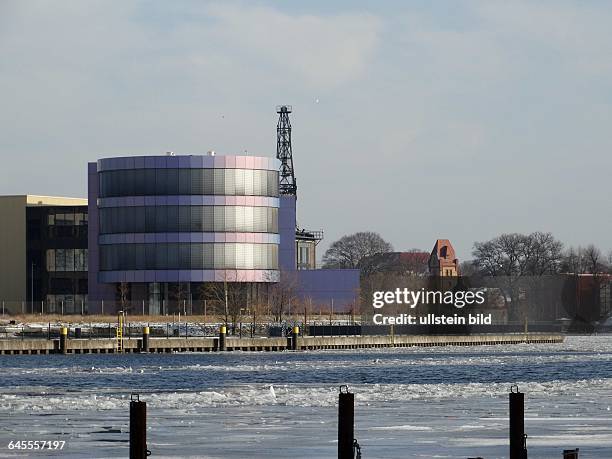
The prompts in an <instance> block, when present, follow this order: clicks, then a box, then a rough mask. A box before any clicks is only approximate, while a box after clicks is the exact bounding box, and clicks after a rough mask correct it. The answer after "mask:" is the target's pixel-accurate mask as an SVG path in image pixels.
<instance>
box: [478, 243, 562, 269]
mask: <svg viewBox="0 0 612 459" xmlns="http://www.w3.org/2000/svg"><path fill="white" fill-rule="evenodd" d="M562 249H563V244H562V243H561V242H559V241H557V240H556V239H555V238H554V237H553V235H552V234H550V233H540V232H535V233H531V234H529V235H524V234H518V233H511V234H502V235H500V236H498V237H496V238H493V239H491V240H490V241H486V242H476V243H474V250H473V251H472V255H474V265H475V266H476V267H477V268H478V269H479V271H481V273H482V274H484V275H487V276H510V277H520V276H524V275H532V276H541V275H544V274H555V273H557V272H558V271H559V266H560V264H561V260H562Z"/></svg>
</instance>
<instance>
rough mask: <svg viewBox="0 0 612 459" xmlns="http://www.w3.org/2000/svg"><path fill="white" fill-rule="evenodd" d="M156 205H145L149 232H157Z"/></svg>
mask: <svg viewBox="0 0 612 459" xmlns="http://www.w3.org/2000/svg"><path fill="white" fill-rule="evenodd" d="M155 210H156V207H155V206H147V207H145V231H146V232H147V233H155V232H156V231H155V228H156V227H155Z"/></svg>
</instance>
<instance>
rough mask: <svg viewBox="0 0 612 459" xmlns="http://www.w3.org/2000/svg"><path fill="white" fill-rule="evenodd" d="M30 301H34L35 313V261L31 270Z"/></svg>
mask: <svg viewBox="0 0 612 459" xmlns="http://www.w3.org/2000/svg"><path fill="white" fill-rule="evenodd" d="M30 301H31V302H32V314H34V262H32V270H31V272H30Z"/></svg>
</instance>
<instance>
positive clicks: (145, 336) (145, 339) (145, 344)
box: [141, 327, 149, 352]
mask: <svg viewBox="0 0 612 459" xmlns="http://www.w3.org/2000/svg"><path fill="white" fill-rule="evenodd" d="M141 351H142V352H149V327H142V349H141Z"/></svg>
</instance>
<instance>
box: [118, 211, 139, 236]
mask: <svg viewBox="0 0 612 459" xmlns="http://www.w3.org/2000/svg"><path fill="white" fill-rule="evenodd" d="M122 210H123V220H122V221H121V222H122V225H121V232H122V233H129V232H131V230H132V229H133V228H134V226H136V215H135V214H134V207H123V208H122Z"/></svg>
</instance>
